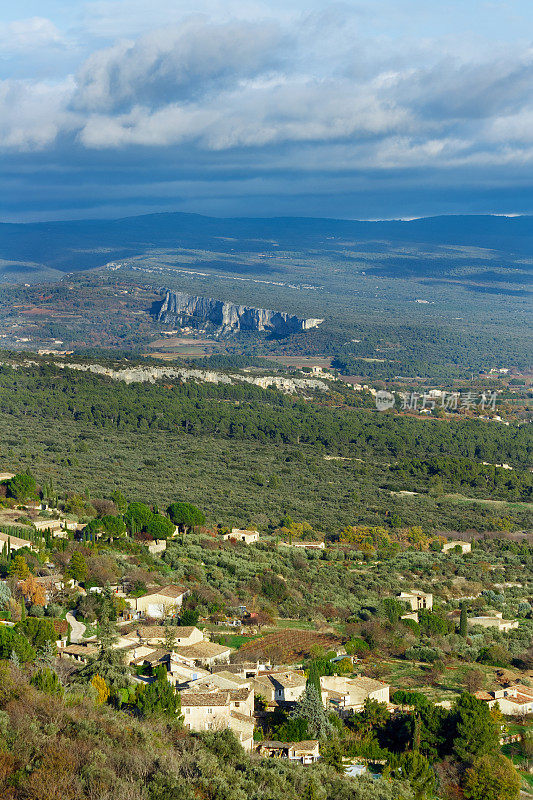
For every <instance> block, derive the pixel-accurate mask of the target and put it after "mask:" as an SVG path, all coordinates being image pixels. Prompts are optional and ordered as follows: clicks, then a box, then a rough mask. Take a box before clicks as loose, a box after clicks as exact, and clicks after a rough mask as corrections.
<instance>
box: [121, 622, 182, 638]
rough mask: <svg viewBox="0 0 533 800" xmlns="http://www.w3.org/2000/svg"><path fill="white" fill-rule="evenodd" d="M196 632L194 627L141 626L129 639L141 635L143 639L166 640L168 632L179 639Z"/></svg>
mask: <svg viewBox="0 0 533 800" xmlns="http://www.w3.org/2000/svg"><path fill="white" fill-rule="evenodd" d="M194 630H195V628H194V626H192V625H191V626H189V625H186V626H183V627H182V626H180V625H168V626H167V625H139V626H138V627H137V628H136V629H135V630H133V631H131V632H130V633H129V634H128V637H129V638H130V639H131V638H132V637H134V636H136V635H139V636H140V638H141V639H157V638H160V639H164V638H165V636H166V634H167V632H170V631H171V632H172V633H173V634H174V635H175V637H176V638H177V639H179V638H180V637H184V638H185V637H188V636H190V635H191V634H192V632H193V631H194Z"/></svg>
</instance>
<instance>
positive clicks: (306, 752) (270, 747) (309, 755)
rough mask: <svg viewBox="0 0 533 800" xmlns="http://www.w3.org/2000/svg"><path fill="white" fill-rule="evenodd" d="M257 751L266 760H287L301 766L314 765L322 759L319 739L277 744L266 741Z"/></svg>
mask: <svg viewBox="0 0 533 800" xmlns="http://www.w3.org/2000/svg"><path fill="white" fill-rule="evenodd" d="M256 750H257V752H258V753H259V755H260V756H263V757H264V758H286V759H288V760H289V761H298V762H299V763H300V764H314V763H315V761H318V759H319V758H320V753H319V743H318V740H317V739H309V740H307V741H304V742H275V741H271V740H268V739H265V740H264V741H262V742H259V744H258V745H257V746H256Z"/></svg>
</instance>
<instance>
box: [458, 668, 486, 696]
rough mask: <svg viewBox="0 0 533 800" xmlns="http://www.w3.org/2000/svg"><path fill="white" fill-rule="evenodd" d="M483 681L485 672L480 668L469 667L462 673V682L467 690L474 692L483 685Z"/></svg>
mask: <svg viewBox="0 0 533 800" xmlns="http://www.w3.org/2000/svg"><path fill="white" fill-rule="evenodd" d="M484 683H485V673H484V672H483V670H481V669H476V668H475V667H470V668H469V669H466V670H465V671H464V673H463V684H464V687H465V689H466V691H467V692H470V693H471V694H474V692H477V691H478V690H479V689H481V688H482V687H483V684H484Z"/></svg>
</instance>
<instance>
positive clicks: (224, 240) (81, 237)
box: [0, 213, 533, 273]
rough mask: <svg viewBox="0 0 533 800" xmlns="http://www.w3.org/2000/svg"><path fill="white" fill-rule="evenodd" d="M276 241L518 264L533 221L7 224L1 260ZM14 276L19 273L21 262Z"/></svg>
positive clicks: (531, 249)
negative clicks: (406, 249) (473, 254)
mask: <svg viewBox="0 0 533 800" xmlns="http://www.w3.org/2000/svg"><path fill="white" fill-rule="evenodd" d="M273 243H276V244H277V245H278V246H279V248H280V249H283V250H286V251H308V250H321V251H323V252H327V251H328V250H333V249H338V248H339V245H342V244H343V243H346V244H347V243H350V244H351V245H354V246H356V245H362V244H364V245H365V248H366V249H375V250H380V249H382V247H383V245H384V243H388V244H390V245H394V246H399V245H402V244H404V245H410V246H419V247H420V248H421V249H423V248H425V247H426V248H427V247H429V248H431V249H434V248H436V247H437V248H439V247H479V248H484V249H486V248H488V249H491V250H495V251H497V252H498V253H501V254H502V255H503V254H506V255H507V256H513V257H514V258H517V257H524V256H531V255H532V254H533V217H496V216H490V215H484V216H483V215H480V216H441V217H428V218H425V219H417V220H412V221H399V220H398V221H387V222H361V221H352V220H336V219H314V218H301V217H274V218H271V219H255V218H227V219H223V218H215V217H204V216H201V215H198V214H184V213H166V214H147V215H143V216H138V217H126V218H124V219H117V220H81V221H79V220H73V221H67V222H39V223H25V224H12V223H3V224H0V260H4V261H7V262H18V263H21V262H24V263H25V264H26V265H28V264H32V265H35V266H38V267H46V268H48V269H54V270H59V271H60V272H72V271H75V270H84V269H90V268H93V267H98V266H101V265H103V264H105V263H107V262H109V261H113V260H116V259H121V258H127V257H131V256H134V255H141V254H146V253H150V251H153V250H154V249H159V248H162V249H174V248H183V247H184V248H198V249H204V250H216V251H218V252H229V251H232V252H233V253H238V252H240V251H243V252H244V251H245V252H261V251H263V250H265V249H268V248H271V247H272V245H273ZM25 269H28V266H26V267H25ZM10 271H11V273H14V272H16V271H17V266H16V264H15V265H12V266H10ZM20 271H21V272H22V271H23V269H22V263H21V268H20ZM417 271H418V270H417Z"/></svg>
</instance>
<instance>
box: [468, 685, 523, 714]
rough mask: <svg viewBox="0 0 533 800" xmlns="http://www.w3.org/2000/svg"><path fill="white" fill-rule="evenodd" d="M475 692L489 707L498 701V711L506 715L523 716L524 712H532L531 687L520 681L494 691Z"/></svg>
mask: <svg viewBox="0 0 533 800" xmlns="http://www.w3.org/2000/svg"><path fill="white" fill-rule="evenodd" d="M475 694H476V697H477V698H479V699H480V700H485V701H486V702H487V703H488V705H489V707H490V708H493V707H494V706H495V705H496V703H498V706H499V707H500V711H501V712H502V714H505V715H506V716H509V717H523V716H525V715H526V714H533V689H531V688H530V687H529V686H524V685H523V684H521V683H517V684H515V685H514V686H508V687H507V688H505V689H497V690H496V691H494V692H476V693H475Z"/></svg>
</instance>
